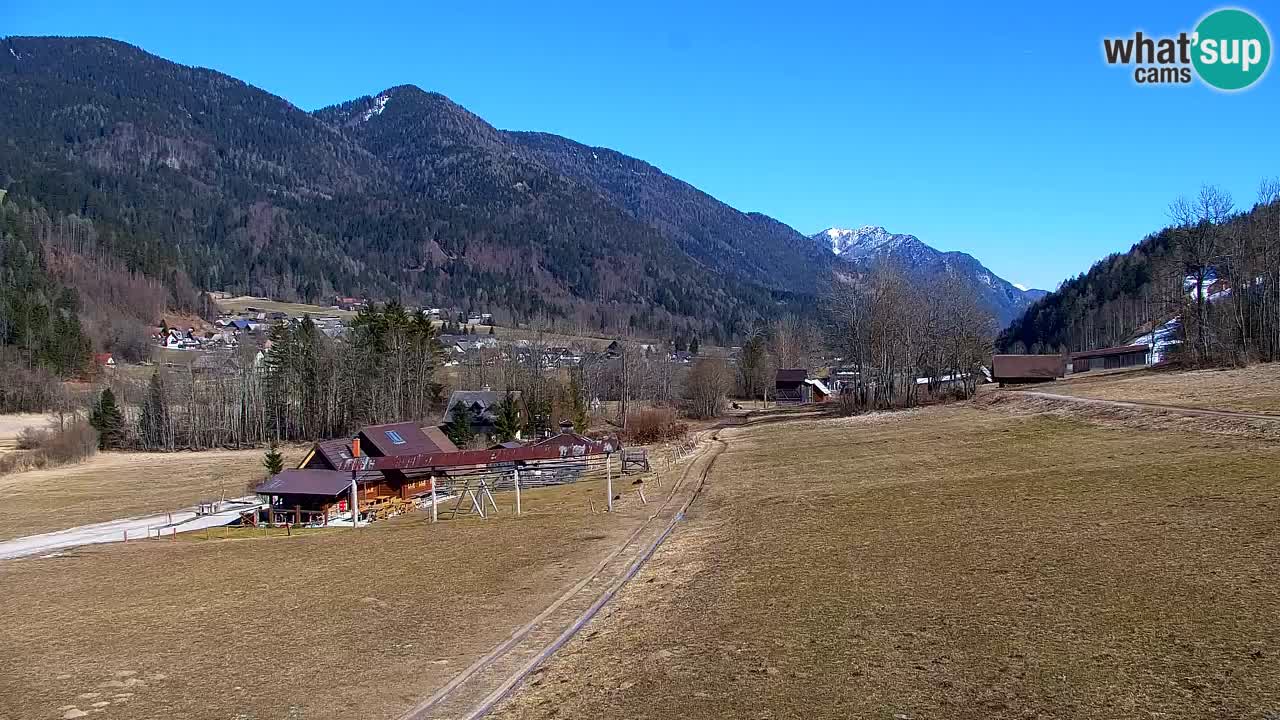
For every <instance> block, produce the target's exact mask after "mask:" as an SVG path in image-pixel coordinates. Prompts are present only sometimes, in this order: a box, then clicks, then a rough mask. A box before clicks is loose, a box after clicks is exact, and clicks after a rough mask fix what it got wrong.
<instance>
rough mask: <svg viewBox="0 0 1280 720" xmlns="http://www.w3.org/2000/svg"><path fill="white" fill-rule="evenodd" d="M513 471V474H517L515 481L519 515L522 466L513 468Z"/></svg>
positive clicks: (517, 512) (518, 512)
mask: <svg viewBox="0 0 1280 720" xmlns="http://www.w3.org/2000/svg"><path fill="white" fill-rule="evenodd" d="M511 472H512V474H513V475H514V476H515V482H516V514H517V515H519V514H520V468H515V469H514V470H512V471H511Z"/></svg>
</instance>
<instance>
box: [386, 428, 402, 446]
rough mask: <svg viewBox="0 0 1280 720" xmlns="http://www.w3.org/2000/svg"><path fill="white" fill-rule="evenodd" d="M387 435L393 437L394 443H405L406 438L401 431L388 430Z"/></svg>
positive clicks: (392, 442)
mask: <svg viewBox="0 0 1280 720" xmlns="http://www.w3.org/2000/svg"><path fill="white" fill-rule="evenodd" d="M386 432H387V437H388V438H390V439H391V444H392V445H403V444H404V438H402V437H400V433H398V432H396V431H395V430H387V431H386Z"/></svg>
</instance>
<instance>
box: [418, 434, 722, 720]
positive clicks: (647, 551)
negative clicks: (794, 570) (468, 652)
mask: <svg viewBox="0 0 1280 720" xmlns="http://www.w3.org/2000/svg"><path fill="white" fill-rule="evenodd" d="M718 435H719V433H718V431H713V432H712V433H711V435H710V437H709V441H708V442H706V443H704V444H702V447H701V449H700V450H699V452H698V455H697V456H695V457H694V459H693V460H692V461H691V462H690V463H688V464H687V465H685V466H684V468H683V470H682V471H681V472H680V476H679V480H677V481H676V483H675V485H673V486H672V487H671V489H670V491H669V492H668V493H667V495H666V497H665V499H664V500H663V502H662V505H661V506H660V507H659V508H658V509H657V510H656V511H655V512H654V513H653V514H652V515H650V517H649V519H648V521H647V522H646V523H645V524H644V525H642V526H640V527H639V528H637V529H636V531H635V532H634V533H632V535H631V536H630V537H628V538H627V541H626V542H625V543H624V544H623V545H621V546H620V547H619V548H618V549H617V550H615V551H614V552H613V553H611V554H610V555H609V556H608V557H606V558H605V559H604V560H603V561H602V562H601V563H600V564H599V565H598V566H596V568H595V569H594V571H593V572H592V573H591V574H590V575H588V576H587V577H585V578H583V579H582V580H581V581H579V582H578V583H577V584H575V585H574V586H573V587H572V588H570V589H569V591H568V592H566V593H565V594H564V595H562V596H560V597H559V598H557V599H556V601H555V602H553V603H552V604H551V605H550V606H549V607H548V608H547V609H546V610H545V611H543V612H542V613H541V614H539V615H538V616H537V617H535V618H534V619H533V620H532V621H530V622H529V623H528V624H526V625H524V626H522V627H520V628H518V629H517V630H516V631H515V632H514V633H512V634H511V636H510V637H509V638H507V639H506V640H505V641H503V642H502V643H500V644H499V645H498V646H497V647H495V648H494V649H493V650H492V651H490V652H489V653H488V654H486V655H485V656H484V657H482V658H480V659H479V660H477V661H476V662H475V663H473V664H472V665H471V666H470V667H468V668H466V669H465V670H463V671H462V672H460V673H459V674H458V675H456V676H454V678H453V679H452V680H450V681H449V682H448V683H447V684H445V686H444V687H442V688H440V690H438V691H436V692H435V693H434V694H433V695H432V696H431V697H429V698H427V699H425V700H423V701H422V702H421V703H419V704H418V705H416V706H414V707H413V708H411V709H410V710H409V711H408V712H406V713H405V714H404V715H402V716H401V720H427V719H428V718H467V719H468V720H471V719H472V718H479V717H483V716H484V715H485V714H487V713H488V712H489V710H490V709H492V708H493V707H494V706H495V705H496V704H497V703H499V702H501V701H502V700H503V698H505V697H507V696H508V695H509V694H510V693H511V692H512V691H513V690H515V689H516V688H517V687H519V685H520V683H521V682H523V681H524V679H525V678H526V677H527V676H528V675H529V674H530V673H532V672H534V671H535V670H536V669H537V668H538V667H539V666H540V665H542V664H543V663H544V662H546V661H547V660H548V659H549V658H550V657H551V656H552V655H553V654H554V653H555V652H556V651H557V650H559V649H560V648H561V647H563V646H564V644H565V643H567V642H568V641H569V640H570V639H572V638H573V637H574V636H575V635H576V634H577V633H578V631H579V630H581V629H582V628H583V626H585V625H586V624H587V623H589V622H590V621H591V619H592V618H594V617H595V615H596V613H598V612H599V611H600V609H601V608H603V607H604V606H605V605H606V604H607V603H608V602H609V601H610V600H612V599H613V597H614V596H615V595H616V594H617V593H618V591H619V590H620V589H621V588H622V587H623V586H624V585H625V584H626V583H627V582H628V581H629V580H631V579H632V578H633V577H635V575H636V573H637V572H639V571H640V568H641V567H643V566H644V564H645V562H646V561H648V560H649V558H651V557H652V556H653V554H654V552H655V551H657V549H658V547H659V546H660V545H661V544H662V542H663V541H664V540H666V539H667V537H668V536H670V534H671V532H672V531H673V530H674V529H675V527H676V524H677V523H678V522H680V521H681V520H682V519H683V518H684V514H685V511H687V510H688V509H689V506H690V505H691V504H692V503H693V501H694V499H695V498H696V497H697V496H698V493H699V492H700V491H701V489H702V487H703V485H704V483H705V482H706V479H707V475H708V474H710V472H711V469H712V468H713V467H714V465H715V461H716V458H718V457H719V455H720V453H721V452H722V451H723V450H724V448H725V442H724V441H723V440H721V439H720V438H719V436H718ZM622 492H626V489H625V488H624V489H623V490H622Z"/></svg>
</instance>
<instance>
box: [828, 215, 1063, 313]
mask: <svg viewBox="0 0 1280 720" xmlns="http://www.w3.org/2000/svg"><path fill="white" fill-rule="evenodd" d="M810 237H811V238H812V240H813V241H814V242H815V243H817V244H818V245H822V246H826V247H829V248H831V252H832V253H834V254H835V255H836V256H837V257H839V258H840V259H841V260H845V261H847V262H849V263H851V264H854V265H864V266H865V265H866V264H868V263H874V262H877V261H880V260H883V259H886V258H892V259H893V260H894V261H895V262H896V263H897V264H898V265H899V267H901V268H903V269H904V270H905V271H907V272H908V273H909V274H911V275H912V276H915V277H919V278H929V277H938V276H941V275H943V274H956V275H958V276H959V277H961V278H963V279H964V281H965V282H966V283H967V284H968V286H969V288H970V289H971V291H972V292H973V293H974V295H975V296H977V297H979V298H980V299H981V300H982V302H983V304H985V305H986V306H987V307H988V308H990V309H991V311H992V314H993V315H994V316H995V317H996V318H997V319H998V320H999V321H1000V323H1001V325H1004V324H1007V323H1008V322H1009V321H1010V320H1012V319H1013V318H1014V317H1016V316H1017V315H1018V314H1020V313H1021V312H1022V311H1023V310H1025V309H1026V307H1027V306H1029V305H1030V304H1031V303H1032V302H1035V301H1036V300H1037V299H1039V298H1040V297H1041V296H1043V295H1044V291H1043V290H1029V289H1028V288H1027V287H1026V286H1024V285H1014V284H1013V283H1010V282H1007V281H1006V280H1004V279H1003V278H1001V277H999V276H998V275H996V274H995V273H993V272H991V271H990V270H988V269H987V268H986V267H985V266H983V264H982V263H980V262H978V260H977V259H975V258H974V257H973V256H972V255H967V254H965V253H962V252H942V251H941V250H937V249H935V248H933V247H931V246H929V245H926V244H925V243H924V242H922V241H921V240H920V238H917V237H916V236H915V235H907V234H905V233H892V232H889V231H888V230H885V229H884V228H883V227H880V226H879V225H864V226H862V227H860V228H858V229H857V230H849V229H846V228H841V227H831V228H827V229H826V230H823V231H822V232H819V233H814V234H813V235H811V236H810Z"/></svg>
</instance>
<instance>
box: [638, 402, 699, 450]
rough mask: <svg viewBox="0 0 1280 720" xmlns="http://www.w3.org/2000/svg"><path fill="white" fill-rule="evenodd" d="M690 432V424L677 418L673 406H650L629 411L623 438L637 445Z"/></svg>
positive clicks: (675, 437)
mask: <svg viewBox="0 0 1280 720" xmlns="http://www.w3.org/2000/svg"><path fill="white" fill-rule="evenodd" d="M688 433H689V426H688V425H685V424H684V423H682V422H679V421H678V420H677V419H676V411H675V410H672V409H671V408H648V409H645V410H632V411H631V412H628V413H627V423H626V430H625V431H623V433H622V439H623V440H624V441H626V442H628V443H632V444H635V445H648V444H649V443H655V442H662V441H664V440H676V439H678V438H682V437H684V436H685V435H687V434H688Z"/></svg>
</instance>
